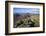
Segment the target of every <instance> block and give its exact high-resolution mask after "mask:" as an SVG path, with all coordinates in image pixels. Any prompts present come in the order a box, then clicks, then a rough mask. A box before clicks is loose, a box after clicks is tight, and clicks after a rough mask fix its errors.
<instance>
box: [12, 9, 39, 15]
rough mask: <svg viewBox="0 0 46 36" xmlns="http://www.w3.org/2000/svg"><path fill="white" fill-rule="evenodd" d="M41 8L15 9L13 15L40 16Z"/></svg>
mask: <svg viewBox="0 0 46 36" xmlns="http://www.w3.org/2000/svg"><path fill="white" fill-rule="evenodd" d="M39 12H40V9H39V8H13V13H33V14H39Z"/></svg>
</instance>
